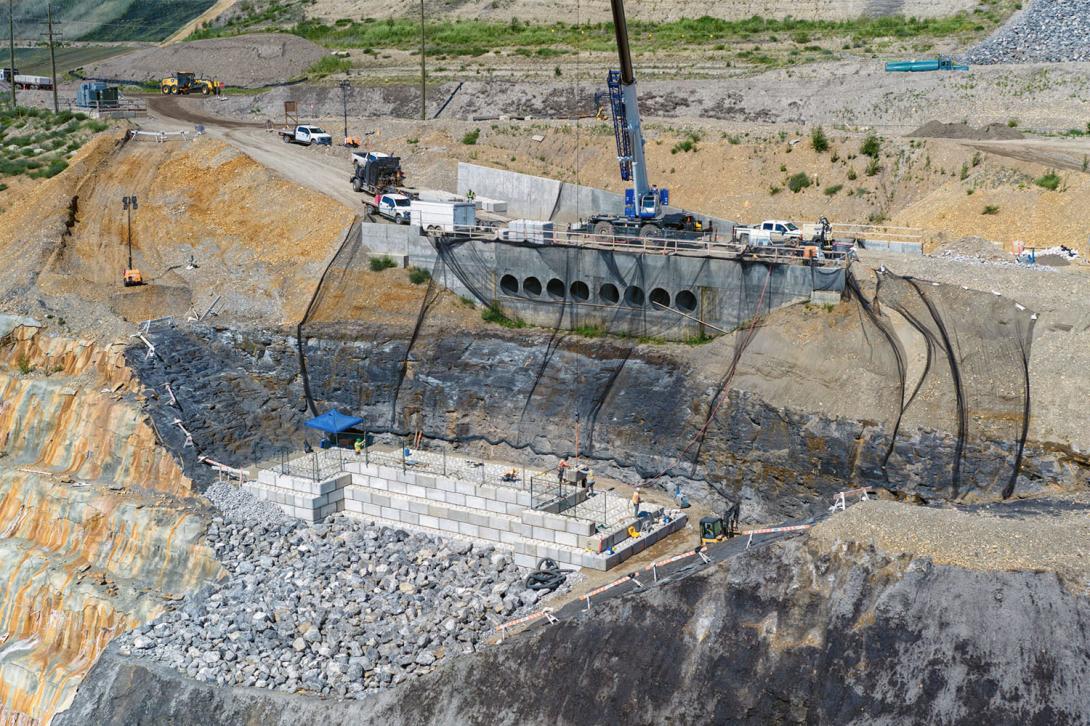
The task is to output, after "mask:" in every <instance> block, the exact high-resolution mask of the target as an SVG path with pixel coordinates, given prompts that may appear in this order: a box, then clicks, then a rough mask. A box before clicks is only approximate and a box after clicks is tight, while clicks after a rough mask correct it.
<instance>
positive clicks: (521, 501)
mask: <svg viewBox="0 0 1090 726" xmlns="http://www.w3.org/2000/svg"><path fill="white" fill-rule="evenodd" d="M515 504H518V505H520V506H523V507H529V506H531V504H532V503H531V502H530V493H529V492H515Z"/></svg>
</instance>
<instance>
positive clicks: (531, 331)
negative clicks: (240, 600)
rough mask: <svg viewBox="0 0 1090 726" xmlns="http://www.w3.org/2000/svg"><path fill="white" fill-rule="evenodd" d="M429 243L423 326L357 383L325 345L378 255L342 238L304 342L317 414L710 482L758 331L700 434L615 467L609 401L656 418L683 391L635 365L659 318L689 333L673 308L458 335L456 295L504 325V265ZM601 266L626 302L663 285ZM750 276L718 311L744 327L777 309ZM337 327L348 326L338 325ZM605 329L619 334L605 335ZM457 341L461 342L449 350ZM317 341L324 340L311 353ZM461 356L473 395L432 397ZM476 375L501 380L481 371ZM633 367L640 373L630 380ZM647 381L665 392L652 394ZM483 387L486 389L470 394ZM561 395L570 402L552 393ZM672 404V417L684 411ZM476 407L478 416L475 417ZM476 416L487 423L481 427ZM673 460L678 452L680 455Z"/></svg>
mask: <svg viewBox="0 0 1090 726" xmlns="http://www.w3.org/2000/svg"><path fill="white" fill-rule="evenodd" d="M431 245H432V249H433V251H434V252H433V254H434V261H432V262H431V266H430V269H429V272H430V279H429V280H428V283H427V285H421V286H420V287H419V293H416V298H415V302H414V303H413V304H415V306H416V311H417V313H416V316H415V319H414V320H413V321H412V323H411V325H405V326H404V328H403V330H404V332H403V333H402V334H401V339H400V340H396V339H395V337H396V336H395V334H394V333H391V340H390V342H389V347H390V348H392V349H394V350H391V351H390V354H389V356H388V357H386V358H385V359H384V360H381V361H380V360H377V359H373V360H372V361H371V364H372V365H369V366H368V368H367V370H358V369H356V370H352V371H349V370H344V369H342V368H340V367H339V366H338V363H337V358H338V355H339V354H338V352H337V346H336V345H327V344H326V343H325V342H323V341H320V340H318V339H320V338H324V337H326V336H327V335H329V334H330V331H332V330H334V329H337V328H338V327H339V328H340V329H341V330H342V331H343V330H350V329H351V325H350V324H351V323H352V322H353V321H352V319H351V317H350V316H348V317H339V310H338V306H339V305H341V304H342V303H343V301H345V300H350V299H351V298H352V297H353V295H356V296H359V295H360V294H361V291H360V290H359V289H357V288H356V287H355V286H357V285H359V284H360V283H359V281H360V279H361V277H360V275H359V274H358V273H359V271H360V270H363V269H365V268H367V266H368V265H369V260H370V255H369V254H368V253H367V252H366V251H365V250H364V249H363V248H362V246H361V244H360V242H359V239H358V235H357V236H355V237H352V236H350V237H349V238H348V239H346V240H345V243H344V244H343V245H342V246H341V248H340V249H339V251H338V252H337V254H336V255H335V256H334V258H333V260H332V261H331V262H330V264H329V267H328V268H327V270H326V272H325V274H324V275H323V277H322V280H321V282H320V284H319V285H318V287H317V289H316V291H315V294H314V297H313V300H312V301H311V304H310V305H309V306H308V309H307V315H306V317H305V318H304V319H303V320H302V321H301V322H300V324H299V326H298V331H297V332H298V335H297V338H298V341H299V343H298V350H299V358H300V367H301V370H303V371H304V375H303V380H304V393H305V395H306V396H307V399H308V401H307V403H308V405H309V406H310V407H311V408H312V409H314V410H317V409H318V408H319V407H321V406H324V405H325V404H329V403H334V402H340V403H342V404H349V405H351V406H353V410H354V411H355V412H357V413H360V414H361V415H364V416H366V417H367V419H368V422H367V428H368V430H370V431H373V432H375V433H390V434H395V435H402V436H404V435H414V434H416V433H418V432H423V434H424V435H425V436H426V437H428V438H434V439H439V440H445V441H448V442H486V443H490V444H505V445H508V446H511V447H513V448H516V449H522V448H529V449H531V450H533V451H535V452H537V453H556V454H560V455H565V454H567V455H570V454H573V453H575V451H576V450H578V451H579V453H580V454H581V455H583V456H586V457H589V458H595V457H596V456H597V455H599V453H598V452H599V451H602V452H607V453H603V454H602V456H603V458H610V459H612V460H613V461H615V463H617V464H618V465H620V466H625V467H633V468H635V469H636V470H637V471H639V472H640V473H641V474H642V475H643V476H656V475H660V474H663V473H665V472H664V470H663V462H664V461H667V460H670V461H672V462H673V463H671V464H670V465H669V466H667V467H666V471H669V472H675V470H676V473H677V474H679V475H684V476H687V477H690V478H700V477H701V474H700V473H699V472H698V471H697V463H698V458H699V453H700V447H701V443H702V439H703V437H704V436H705V435H706V433H707V430H708V425H709V423H710V421H711V419H712V418H713V417H714V415H715V412H716V410H717V409H718V408H719V406H720V405H721V404H722V403H723V402H724V401H725V400H726V391H727V389H728V388H729V381H730V378H731V377H732V376H733V372H734V370H735V368H736V367H737V365H738V362H739V360H740V358H741V354H742V352H743V351H744V348H745V345H746V344H747V343H748V342H749V341H750V340H752V337H753V335H755V334H756V330H757V326H745V327H744V328H743V329H742V330H741V332H740V334H739V335H737V336H735V346H734V349H733V352H732V355H731V356H730V357H729V358H728V359H726V360H724V361H723V371H722V372H721V373H719V374H716V375H715V378H716V381H717V385H716V391H715V394H714V400H713V402H712V404H711V405H709V406H708V407H707V409H706V410H707V413H706V416H705V417H704V418H702V419H701V420H700V421H699V424H700V425H699V426H696V427H693V426H692V424H691V422H677V423H676V426H669V425H667V426H666V427H664V428H666V429H669V430H664V431H662V432H661V433H660V434H656V436H659V435H661V439H662V441H661V443H662V446H663V448H662V449H661V450H656V451H655V452H653V453H649V454H648V455H646V456H642V457H633V458H631V459H630V460H627V461H618V460H617V458H618V457H617V456H616V449H617V448H618V447H615V446H612V445H611V444H613V443H615V442H614V441H613V439H614V436H613V432H612V431H611V429H612V428H614V426H613V425H612V424H616V426H617V427H624V426H630V425H632V420H631V418H632V417H631V416H627V417H625V418H620V419H618V418H617V417H615V416H611V415H609V414H608V412H609V410H610V405H611V401H612V400H613V398H614V396H615V395H617V393H618V392H620V393H621V395H626V396H628V397H629V399H632V398H633V397H639V398H640V399H641V401H640V404H638V405H643V404H645V405H646V407H647V409H648V410H649V411H651V410H653V409H654V408H655V406H656V401H657V399H656V396H658V397H662V396H672V395H676V392H677V390H678V389H679V388H680V386H681V384H682V381H680V380H661V379H660V380H654V376H655V375H656V372H655V371H654V370H653V369H651V367H650V366H649V365H648V363H647V361H645V360H643V359H641V358H638V357H635V356H634V355H633V353H634V350H635V348H636V346H637V345H638V344H639V342H640V340H641V338H642V339H646V338H648V337H652V336H655V335H661V334H663V332H664V330H665V328H666V326H668V325H670V324H671V323H664V322H663V319H664V318H665V319H667V320H673V319H675V317H676V320H677V321H678V324H681V323H687V322H689V321H688V320H686V319H685V318H684V316H683V315H680V314H678V313H677V311H676V310H668V311H666V312H667V314H664V315H658V316H649V315H648V314H647V309H648V306H646V305H644V306H635V305H625V304H623V301H622V304H617V305H614V306H612V311H611V314H610V316H609V317H608V318H606V323H605V324H603V323H602V320H603V318H602V315H601V313H600V312H599V313H597V314H595V315H594V316H593V320H591V319H590V318H588V317H587V316H585V315H584V314H583V310H584V307H583V306H581V305H578V304H575V303H574V302H573V300H572V296H571V295H570V294H564V295H561V296H559V297H558V298H555V299H547V301H546V300H543V301H542V302H541V303H540V304H541V305H543V306H547V308H546V311H547V312H546V315H547V319H548V320H549V321H550V326H549V327H545V326H536V327H533V328H527V329H526V330H525V331H522V332H520V333H517V334H509V333H506V331H505V330H504V329H503V328H502V327H500V326H499V325H495V324H487V323H480V325H481V326H482V327H483V331H484V333H485V334H484V335H481V334H480V333H479V331H478V332H475V331H456V330H452V329H450V328H449V327H448V326H447V325H446V321H445V319H443V318H442V316H441V315H439V311H440V310H441V309H442V308H443V306H444V305H450V304H451V300H452V299H453V300H454V304H456V305H461V304H462V303H460V302H458V301H457V299H456V297H455V293H456V294H457V295H461V296H462V297H463V298H468V299H472V300H473V301H475V302H477V303H479V304H480V305H483V306H485V307H489V306H494V307H495V308H496V310H497V312H498V313H499V314H502V315H505V316H506V315H507V314H508V313H507V312H506V311H505V310H506V309H505V307H504V305H503V302H502V296H500V295H498V294H497V282H496V274H495V272H494V270H495V267H496V263H495V259H494V257H493V256H492V255H491V254H490V253H491V250H489V249H488V246H482V245H480V244H479V243H478V244H467V243H466V242H464V241H460V240H447V239H443V238H439V239H435V238H433V239H432V240H431ZM523 251H524V252H525V253H527V254H532V255H536V256H537V257H538V260H537V262H538V264H540V265H547V266H548V267H549V268H550V269H551V270H552V271H553V272H554V273H555V275H556V277H557V278H558V279H562V280H570V279H572V277H573V269H574V266H575V265H576V264H577V263H576V261H575V255H576V254H577V253H578V252H577V251H575V250H565V248H563V247H549V248H538V247H535V246H532V245H526V246H524V247H523ZM603 254H604V257H605V260H604V263H605V266H606V268H607V269H608V273H607V275H608V276H609V277H611V278H612V279H614V280H615V281H616V282H617V283H618V287H619V289H620V290H621V291H622V294H623V291H624V289H625V288H624V287H623V286H621V283H624V284H626V285H628V286H636V287H639V288H640V289H642V290H650V289H652V288H653V287H654V283H655V281H654V280H651V279H648V278H649V276H648V274H647V272H646V269H645V264H644V260H643V258H642V257H641V256H639V255H613V254H611V253H603ZM421 259H423V256H421ZM745 268H746V272H745V274H744V275H743V279H742V284H741V285H740V289H739V292H738V293H737V295H736V296H735V298H734V299H733V300H730V301H722V300H720V301H719V304H720V305H721V306H722V305H735V306H737V310H738V312H737V316H738V318H739V319H742V320H745V319H750V318H753V317H755V316H759V315H761V314H762V313H765V312H767V311H768V310H769V309H770V308H771V307H772V306H773V301H772V295H771V292H770V291H771V289H772V285H771V282H770V280H771V278H772V274H771V272H770V270H771V268H770V267H769V266H768V265H765V264H763V263H746V264H745ZM384 274H386V273H384ZM694 287H695V285H694ZM448 288H449V291H448ZM450 291H453V293H452V292H450ZM543 297H545V296H543ZM476 314H477V315H479V314H480V313H479V311H477V312H476ZM651 318H657V320H652V319H651ZM509 319H511V320H512V322H511V323H509V324H510V325H516V326H517V325H519V323H518V322H515V321H517V314H516V313H514V312H512V313H510V318H509ZM338 322H340V323H347V324H348V325H341V326H337V325H336V323H338ZM331 324H333V325H331ZM603 330H608V331H609V332H610V335H609V336H608V337H600V336H601V335H602V331H603ZM316 331H317V332H316ZM459 332H464V333H466V336H465V337H458V338H457V339H458V340H459V341H460V342H458V343H452V342H451V341H452V340H454V339H455V338H456V337H457V334H458V333H459ZM311 336H316V339H315V340H314V341H309V338H310V337H311ZM340 337H344V336H343V334H342V335H341V336H340ZM504 338H507V339H508V340H504ZM512 339H513V340H512ZM592 339H594V340H592ZM452 345H465V346H466V349H465V350H464V351H459V357H458V360H457V361H456V362H455V363H454V365H458V366H460V370H459V373H460V374H461V375H462V378H461V380H459V381H458V383H459V384H460V387H461V388H462V389H468V390H471V391H472V393H471V394H466V393H464V392H463V393H462V394H460V395H459V394H452V393H451V392H450V391H444V390H442V389H441V387H439V386H436V385H434V383H435V381H434V380H432V379H431V376H430V375H429V372H432V371H436V370H441V369H442V368H444V367H447V368H448V370H449V367H450V365H451V361H450V358H452V357H453V356H451V351H450V348H451V346H452ZM319 352H320V355H321V356H323V357H324V358H326V361H324V362H323V374H324V376H323V378H322V379H321V380H319V376H318V375H316V374H314V373H313V372H312V369H313V367H314V360H313V359H314V357H315V354H316V353H319ZM490 355H491V356H493V357H489V356H490ZM477 356H480V357H481V358H483V360H478V359H477ZM308 357H309V358H310V359H311V361H309V363H310V364H309V365H308ZM587 357H593V358H594V359H595V360H594V361H593V363H594V365H592V366H587V365H586V363H585V361H586V358H587ZM481 365H487V366H490V367H494V370H492V371H489V370H484V371H482V370H480V369H479V367H480V366H481ZM632 365H636V366H637V368H638V369H639V370H637V371H634V372H633V371H630V370H629V368H630V367H631V366H632ZM348 375H360V376H365V377H366V378H368V379H369V380H367V381H364V385H361V386H360V394H359V395H358V396H357V397H354V400H352V401H345V400H344V396H343V395H340V396H338V391H340V392H341V393H343V386H342V385H340V384H339V383H337V382H336V381H335V380H333V379H337V378H340V377H343V376H348ZM649 377H650V383H652V384H653V386H654V388H655V389H657V390H648V385H649ZM478 380H479V382H480V384H479V385H475V382H476V381H478ZM558 392H562V393H563V395H557V393H558ZM316 401H317V402H321V403H320V404H319V403H316ZM669 404H670V409H671V410H672V408H673V406H674V405H676V401H674V400H671V401H670V402H669ZM469 406H472V407H473V408H474V409H475V410H469V409H468V408H467V407H469ZM628 407H631V406H628ZM659 408H660V409H662V408H663V407H662V406H659ZM452 411H453V412H454V413H453V415H452V413H451V412H452ZM474 413H476V414H478V415H477V416H476V417H475V416H473V415H472V414H474ZM482 414H483V415H482ZM452 419H454V420H452ZM577 432H578V433H577ZM678 442H681V443H678ZM671 451H673V452H675V453H674V454H673V455H672V454H671V453H670V452H671Z"/></svg>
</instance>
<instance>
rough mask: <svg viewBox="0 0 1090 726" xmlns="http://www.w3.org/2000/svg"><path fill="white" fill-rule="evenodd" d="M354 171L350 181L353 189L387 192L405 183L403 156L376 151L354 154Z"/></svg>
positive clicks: (370, 192)
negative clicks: (402, 169)
mask: <svg viewBox="0 0 1090 726" xmlns="http://www.w3.org/2000/svg"><path fill="white" fill-rule="evenodd" d="M352 163H353V166H354V168H353V172H352V177H351V179H350V180H349V181H351V182H352V189H353V191H357V192H366V193H367V194H371V195H375V194H387V193H393V192H396V191H397V188H398V187H400V186H401V185H402V184H404V183H405V173H404V172H402V171H401V158H400V157H397V156H387V155H386V154H379V153H375V152H368V153H365V154H352Z"/></svg>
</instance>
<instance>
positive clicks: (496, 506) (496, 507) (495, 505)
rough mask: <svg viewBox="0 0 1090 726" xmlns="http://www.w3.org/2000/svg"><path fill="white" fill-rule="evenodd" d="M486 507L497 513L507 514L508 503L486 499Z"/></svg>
mask: <svg viewBox="0 0 1090 726" xmlns="http://www.w3.org/2000/svg"><path fill="white" fill-rule="evenodd" d="M484 508H485V509H487V510H488V511H489V512H495V513H496V514H506V513H507V505H506V504H504V503H503V502H501V501H499V500H496V499H486V500H485V502H484Z"/></svg>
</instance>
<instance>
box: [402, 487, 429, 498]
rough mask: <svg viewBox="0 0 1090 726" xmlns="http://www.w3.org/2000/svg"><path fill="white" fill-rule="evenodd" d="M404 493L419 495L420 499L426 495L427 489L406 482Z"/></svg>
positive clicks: (411, 495) (413, 495)
mask: <svg viewBox="0 0 1090 726" xmlns="http://www.w3.org/2000/svg"><path fill="white" fill-rule="evenodd" d="M405 493H406V494H408V495H409V496H410V497H420V498H421V499H424V498H426V497H427V496H428V490H427V489H426V488H424V487H422V486H420V485H419V484H406V485H405Z"/></svg>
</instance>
